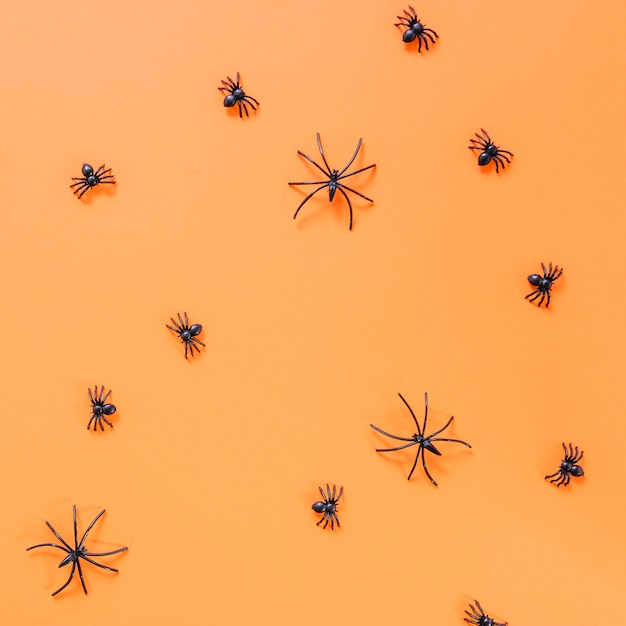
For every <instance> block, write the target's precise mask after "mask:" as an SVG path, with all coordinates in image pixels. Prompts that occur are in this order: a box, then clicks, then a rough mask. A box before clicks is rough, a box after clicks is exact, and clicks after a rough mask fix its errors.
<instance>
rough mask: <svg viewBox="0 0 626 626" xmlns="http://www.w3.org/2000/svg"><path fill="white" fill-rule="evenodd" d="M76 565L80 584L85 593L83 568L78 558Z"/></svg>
mask: <svg viewBox="0 0 626 626" xmlns="http://www.w3.org/2000/svg"><path fill="white" fill-rule="evenodd" d="M76 567H78V576H79V578H80V584H81V585H82V586H83V591H84V592H85V594H87V587H86V586H85V581H84V580H83V569H82V567H81V566H80V559H79V560H77V561H76Z"/></svg>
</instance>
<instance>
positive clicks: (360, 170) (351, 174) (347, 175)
mask: <svg viewBox="0 0 626 626" xmlns="http://www.w3.org/2000/svg"><path fill="white" fill-rule="evenodd" d="M372 167H376V163H372V165H368V166H367V167H362V168H361V169H359V170H356V171H355V172H350V173H349V174H344V175H342V176H339V178H338V179H337V180H342V179H344V178H348V177H349V176H354V175H355V174H360V173H361V172H364V171H365V170H369V169H371V168H372ZM351 191H352V190H351ZM355 193H356V192H355Z"/></svg>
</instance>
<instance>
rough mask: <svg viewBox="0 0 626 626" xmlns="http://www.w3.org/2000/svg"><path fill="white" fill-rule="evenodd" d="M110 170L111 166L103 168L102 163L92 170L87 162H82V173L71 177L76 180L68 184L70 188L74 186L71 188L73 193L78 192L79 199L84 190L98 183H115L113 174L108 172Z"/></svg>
mask: <svg viewBox="0 0 626 626" xmlns="http://www.w3.org/2000/svg"><path fill="white" fill-rule="evenodd" d="M103 170H104V171H103ZM110 171H111V168H109V169H108V170H105V169H104V164H103V165H101V166H100V167H99V168H98V169H97V170H96V171H95V172H94V170H93V167H91V165H89V163H84V164H83V169H82V172H83V175H82V176H81V177H79V178H72V180H75V181H77V182H75V183H74V184H73V185H70V189H73V188H74V187H75V188H76V189H74V190H73V193H74V195H76V194H78V199H79V200H80V199H81V198H82V197H83V194H84V193H85V192H87V191H89V190H90V189H93V188H94V187H96V186H98V185H115V177H114V176H113V174H109V172H110Z"/></svg>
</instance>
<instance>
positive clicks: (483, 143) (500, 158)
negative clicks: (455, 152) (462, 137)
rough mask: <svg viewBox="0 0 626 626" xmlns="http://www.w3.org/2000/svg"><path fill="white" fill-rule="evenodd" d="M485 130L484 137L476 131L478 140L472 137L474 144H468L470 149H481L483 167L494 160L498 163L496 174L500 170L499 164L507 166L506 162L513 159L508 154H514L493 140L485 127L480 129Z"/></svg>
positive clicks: (480, 155)
mask: <svg viewBox="0 0 626 626" xmlns="http://www.w3.org/2000/svg"><path fill="white" fill-rule="evenodd" d="M480 130H481V131H482V132H483V135H485V136H484V137H481V136H480V135H479V134H478V133H475V135H476V137H478V141H476V139H470V141H471V142H472V143H473V144H474V145H473V146H467V147H468V148H469V149H470V150H480V154H479V155H478V165H480V166H481V167H482V166H484V165H488V164H489V163H491V161H492V160H493V162H494V163H495V164H496V174H497V173H498V172H499V171H500V170H499V169H498V164H500V165H501V166H502V169H504V168H505V165H504V162H505V161H506V162H507V163H510V162H511V159H509V157H508V156H507V154H508V155H510V156H513V153H512V152H509V151H508V150H502V148H500V147H498V146H496V145H495V144H494V143H493V142H492V141H491V137H489V133H488V132H487V131H486V130H485V129H484V128H481V129H480Z"/></svg>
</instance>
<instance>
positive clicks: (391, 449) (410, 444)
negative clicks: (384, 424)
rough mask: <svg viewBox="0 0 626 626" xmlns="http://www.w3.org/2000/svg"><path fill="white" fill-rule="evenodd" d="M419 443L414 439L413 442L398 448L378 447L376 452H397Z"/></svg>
mask: <svg viewBox="0 0 626 626" xmlns="http://www.w3.org/2000/svg"><path fill="white" fill-rule="evenodd" d="M396 439H397V437H396ZM417 444H418V442H417V441H412V442H411V443H407V444H406V445H404V446H398V447H397V448H376V452H395V451H396V450H404V448H410V447H411V446H415V445H417Z"/></svg>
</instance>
